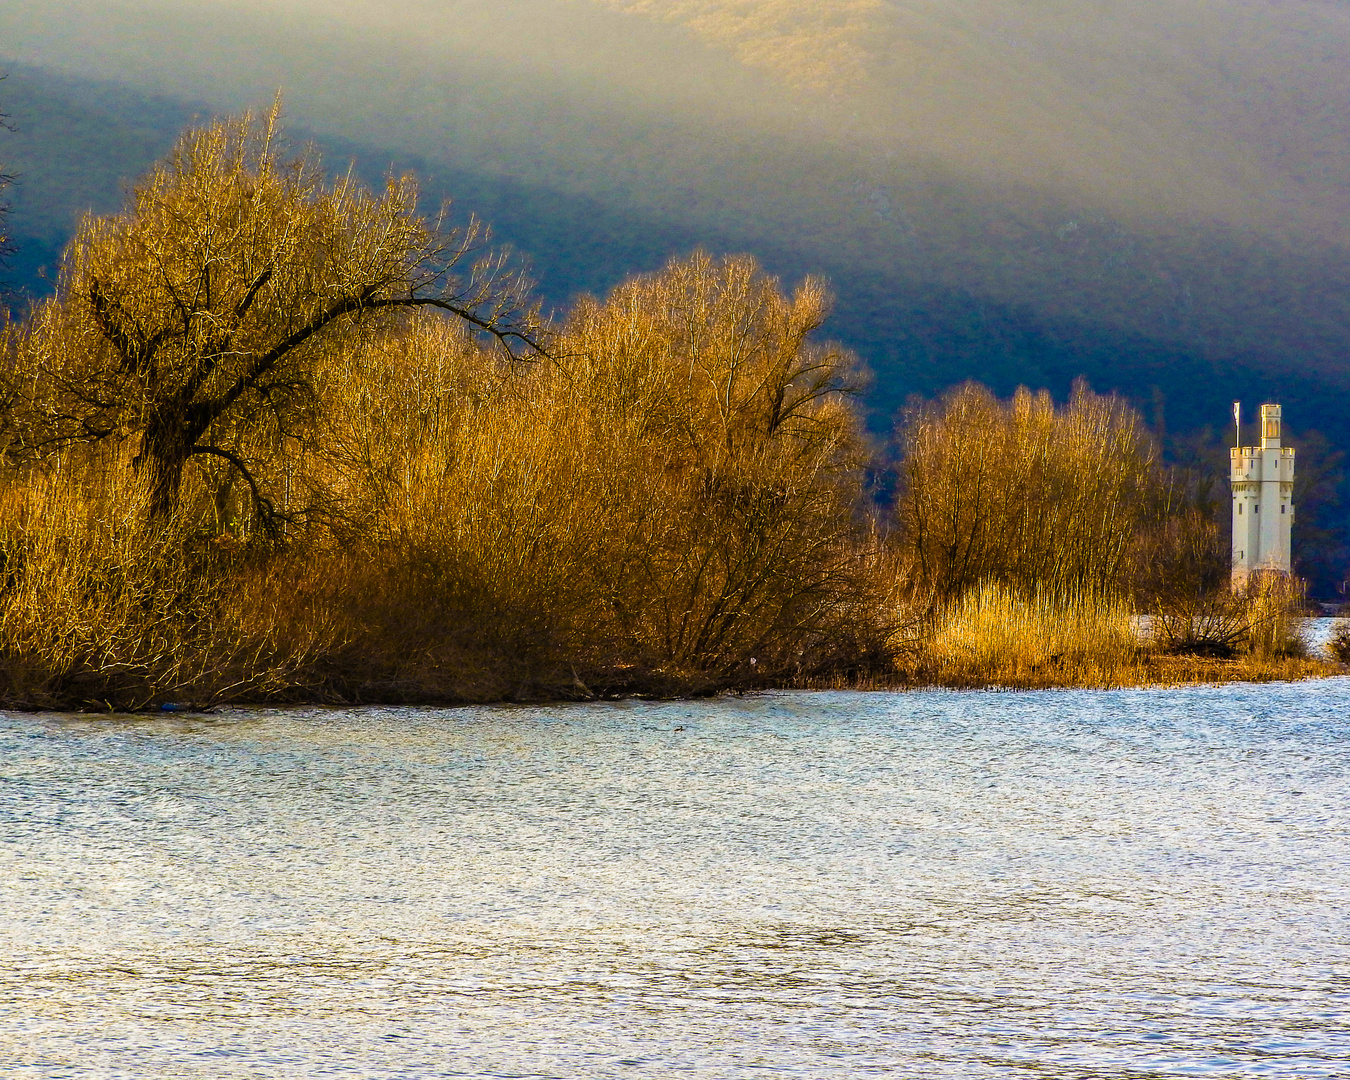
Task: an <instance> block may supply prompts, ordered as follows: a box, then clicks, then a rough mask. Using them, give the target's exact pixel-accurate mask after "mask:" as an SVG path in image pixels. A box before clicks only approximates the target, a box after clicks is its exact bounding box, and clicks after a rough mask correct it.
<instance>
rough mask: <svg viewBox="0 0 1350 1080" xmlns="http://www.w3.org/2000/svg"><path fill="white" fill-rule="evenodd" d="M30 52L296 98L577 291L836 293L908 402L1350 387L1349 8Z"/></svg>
mask: <svg viewBox="0 0 1350 1080" xmlns="http://www.w3.org/2000/svg"><path fill="white" fill-rule="evenodd" d="M6 58H8V59H10V60H17V61H20V62H22V63H26V64H29V65H37V66H40V67H42V68H44V69H46V70H48V71H64V72H66V73H68V74H78V75H80V76H84V77H88V76H96V77H102V78H107V79H113V80H116V81H118V82H120V83H123V84H126V85H129V86H134V87H140V88H142V89H145V90H151V91H154V92H157V93H160V94H163V95H167V96H169V97H170V98H172V99H175V100H178V101H182V100H190V101H201V102H206V103H208V104H209V105H211V106H214V107H219V108H231V107H237V106H239V105H241V104H244V103H249V102H258V101H265V100H267V99H269V98H270V96H271V94H272V93H273V92H274V90H275V89H276V88H277V87H278V86H282V87H284V88H285V91H286V100H287V106H288V111H289V113H290V115H291V117H292V119H293V121H294V122H296V123H298V124H300V125H303V126H305V127H307V128H309V129H311V130H313V131H315V132H316V133H318V134H319V135H320V136H321V137H324V138H327V139H329V140H330V141H331V140H333V139H345V140H347V143H346V144H344V145H346V146H348V147H349V148H350V149H351V150H352V151H353V152H357V153H360V155H361V156H362V159H363V161H364V162H365V164H366V165H367V166H369V167H371V168H372V169H374V170H375V171H378V169H379V168H380V167H382V166H383V165H384V164H386V163H387V162H388V161H389V160H391V159H393V158H398V159H399V160H400V161H414V160H415V161H416V162H417V163H418V164H419V165H420V166H421V168H422V169H423V170H424V171H428V172H430V173H432V174H434V180H433V186H435V185H439V188H438V190H443V189H445V188H447V187H453V188H456V189H457V191H458V193H459V194H460V195H461V196H462V197H463V196H464V195H467V194H472V195H475V196H476V197H478V198H479V199H481V200H482V201H484V202H487V203H489V204H494V205H489V206H484V207H483V209H484V210H485V211H486V212H488V213H489V214H491V215H492V216H494V217H496V218H498V220H499V221H500V220H502V219H503V218H505V219H506V220H507V221H508V222H511V221H514V222H515V225H516V226H518V227H516V228H515V230H514V238H515V239H516V240H517V241H518V242H519V243H521V244H522V245H523V246H526V247H533V248H534V249H535V250H534V251H533V254H534V255H535V257H536V259H537V260H539V261H540V264H541V270H542V271H543V274H542V276H543V277H544V279H545V281H544V284H545V287H546V288H547V289H548V290H549V292H550V293H551V295H553V296H555V297H557V298H559V299H565V298H566V296H567V295H568V293H569V292H570V291H571V289H572V287H573V286H579V287H587V288H595V287H602V286H603V285H604V284H607V283H608V281H609V280H610V278H611V277H612V276H614V275H616V274H618V273H621V271H622V270H623V269H624V268H625V266H624V264H625V261H626V260H630V259H631V265H633V266H645V265H648V264H649V263H650V261H651V259H653V258H656V257H658V256H659V254H661V253H662V252H664V250H666V249H668V248H670V247H678V246H679V245H681V244H684V243H692V242H694V241H702V242H706V243H709V244H713V245H717V246H735V247H742V248H749V249H752V250H755V251H757V252H759V253H761V254H762V255H764V256H765V257H766V258H767V259H768V261H769V262H770V263H771V264H772V265H774V266H776V267H777V268H779V269H781V270H783V271H785V272H793V273H797V272H801V271H803V270H806V269H820V270H823V271H825V272H827V273H829V274H830V275H831V276H832V278H833V279H834V281H835V283H836V285H837V287H838V289H839V292H840V311H841V318H840V319H839V320H838V322H837V328H838V330H839V331H840V332H841V333H843V334H844V335H845V336H847V337H849V338H850V340H852V341H854V342H855V343H858V344H860V345H861V346H862V347H864V348H865V350H866V352H867V353H868V355H869V357H870V358H871V359H872V361H873V363H874V365H875V366H876V367H877V369H878V380H877V387H876V391H875V394H874V400H876V401H877V403H878V404H879V405H880V406H881V407H882V408H884V409H889V408H890V407H891V406H893V405H894V404H895V403H896V402H897V401H898V400H900V399H901V398H902V397H903V395H904V394H905V393H906V392H908V391H910V390H913V389H925V390H926V389H930V388H932V387H934V386H938V385H941V384H943V383H945V382H948V381H950V380H951V379H953V378H958V377H961V376H964V375H968V374H974V375H977V376H982V377H985V378H988V379H990V380H991V381H993V382H994V383H995V384H996V385H998V386H1000V387H1001V388H1006V387H1007V386H1009V385H1010V384H1012V383H1014V382H1016V381H1019V380H1025V381H1029V382H1046V383H1048V384H1050V385H1053V386H1055V387H1056V388H1057V389H1060V390H1062V389H1063V387H1064V385H1065V384H1066V381H1067V379H1068V378H1070V377H1071V376H1072V375H1073V374H1075V373H1078V372H1087V373H1089V374H1090V375H1091V376H1092V377H1093V379H1094V380H1095V381H1096V382H1097V383H1098V385H1104V386H1118V387H1120V388H1122V389H1125V390H1127V391H1129V392H1132V393H1135V394H1136V395H1139V396H1142V397H1148V396H1149V395H1150V394H1151V387H1153V386H1160V387H1166V388H1168V389H1169V391H1170V389H1171V388H1175V387H1177V386H1179V385H1187V384H1189V389H1188V390H1187V391H1186V392H1185V393H1175V394H1172V395H1171V396H1172V397H1173V399H1174V405H1173V408H1175V409H1179V410H1181V416H1180V417H1179V419H1181V420H1182V421H1183V422H1187V423H1189V422H1193V421H1195V420H1198V419H1199V418H1200V417H1202V416H1205V415H1209V414H1211V413H1212V414H1213V415H1214V416H1215V419H1216V422H1220V421H1221V418H1222V411H1221V410H1223V403H1224V401H1225V400H1227V399H1229V398H1230V396H1231V395H1232V394H1233V393H1235V392H1242V393H1256V392H1264V390H1263V388H1266V387H1275V388H1276V389H1277V390H1278V392H1280V393H1283V394H1284V395H1285V396H1286V399H1287V400H1293V399H1294V397H1299V396H1306V397H1308V398H1309V399H1310V401H1312V402H1314V403H1316V402H1318V401H1324V400H1325V399H1326V398H1327V397H1328V395H1329V394H1333V395H1334V394H1336V393H1339V392H1341V391H1343V390H1344V389H1345V388H1346V387H1347V384H1350V374H1348V373H1347V364H1346V359H1345V358H1346V357H1347V356H1350V258H1348V257H1347V243H1348V242H1347V233H1346V228H1347V225H1346V223H1347V221H1350V216H1347V213H1346V211H1347V209H1350V164H1348V159H1347V154H1348V153H1350V150H1348V148H1347V142H1348V141H1350V140H1347V139H1346V136H1345V123H1346V120H1347V118H1348V117H1350V6H1347V5H1346V4H1345V3H1343V2H1336V3H1328V2H1323V3H1318V2H1310V0H1285V2H1281V0H1210V2H1206V3H1196V2H1195V0H1136V2H1134V3H1131V4H1128V5H1126V4H1119V3H1107V2H1105V0H1035V2H1032V0H905V2H888V0H832V2H822V0H739V2H731V0H495V2H492V3H489V2H488V0H426V2H424V3H422V4H418V5H407V4H404V3H401V2H396V0H327V2H324V3H318V2H317V0H229V2H227V0H172V2H170V0H100V2H97V3H95V2H92V0H47V2H45V3H44V4H43V5H41V9H40V10H39V9H38V7H37V6H36V5H33V4H31V3H26V2H19V0H0V61H3V60H4V59H6ZM97 105H98V102H97V100H94V101H93V102H92V106H93V107H97ZM110 157H116V154H115V153H111V154H110ZM24 198H25V200H27V199H28V195H27V194H25V195H24ZM66 201H67V202H68V201H69V200H66ZM465 201H469V200H467V199H466V200H465ZM549 205H551V206H552V207H553V209H554V211H556V215H555V219H554V220H555V221H557V222H562V223H563V224H561V225H560V226H559V227H557V228H554V229H552V230H551V232H550V228H549V227H548V226H547V225H546V224H545V222H546V221H547V220H548V216H549V211H548V210H547V209H541V208H544V207H547V206H549ZM582 207H589V208H590V209H589V210H583V209H580V208H582ZM18 219H19V214H18V213H17V212H16V227H21V226H22V222H21V221H20V220H18ZM592 221H593V229H592V232H591V234H590V235H589V236H588V235H587V228H588V222H592ZM507 231H508V233H510V232H511V231H512V230H511V229H508V230H507ZM635 231H641V232H643V233H645V234H646V235H647V236H649V237H651V238H654V239H652V240H650V241H638V242H635V243H629V242H628V241H625V240H623V239H622V237H623V236H624V235H627V234H631V233H633V232H635ZM550 235H551V240H550V239H549V237H550ZM616 237H617V238H619V239H618V240H616ZM545 242H552V243H561V244H562V245H563V246H564V247H566V248H567V249H568V250H566V251H564V252H562V253H559V252H556V251H553V252H545V251H543V250H541V246H542V245H543V244H544V243H545ZM616 245H617V246H616ZM597 266H600V267H602V268H603V269H602V270H600V271H597V270H596V269H595V268H596V267H597ZM1329 419H1334V417H1331V416H1330V414H1329V411H1328V407H1327V406H1326V405H1325V404H1323V405H1322V406H1321V408H1320V410H1319V412H1318V420H1317V422H1319V423H1324V424H1326V423H1328V420H1329Z"/></svg>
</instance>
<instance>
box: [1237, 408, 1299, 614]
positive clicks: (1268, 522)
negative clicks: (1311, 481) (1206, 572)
mask: <svg viewBox="0 0 1350 1080" xmlns="http://www.w3.org/2000/svg"><path fill="white" fill-rule="evenodd" d="M1233 419H1234V422H1235V424H1236V425H1237V435H1238V439H1237V442H1238V445H1236V446H1234V447H1232V448H1231V449H1230V450H1229V463H1228V464H1229V468H1228V483H1229V486H1230V487H1231V488H1232V492H1233V585H1234V586H1235V587H1237V586H1241V585H1245V584H1246V582H1247V579H1248V578H1249V577H1251V575H1252V574H1254V573H1272V572H1273V573H1279V574H1288V573H1289V571H1290V561H1289V555H1290V537H1291V535H1292V530H1293V524H1294V448H1293V447H1292V446H1284V445H1282V444H1281V441H1280V439H1281V427H1282V422H1283V417H1282V415H1281V410H1280V406H1278V405H1271V404H1267V405H1262V406H1261V419H1260V421H1259V423H1260V428H1259V431H1258V434H1259V435H1260V444H1259V445H1257V446H1243V445H1242V413H1241V407H1240V406H1239V404H1238V403H1236V402H1234V404H1233Z"/></svg>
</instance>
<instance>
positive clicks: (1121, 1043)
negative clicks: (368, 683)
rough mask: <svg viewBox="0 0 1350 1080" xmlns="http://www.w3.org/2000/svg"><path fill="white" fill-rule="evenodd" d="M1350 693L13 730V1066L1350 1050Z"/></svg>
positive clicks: (867, 1070) (1060, 1064) (1056, 696)
mask: <svg viewBox="0 0 1350 1080" xmlns="http://www.w3.org/2000/svg"><path fill="white" fill-rule="evenodd" d="M1348 792H1350V680H1347V679H1330V680H1325V681H1319V682H1309V683H1302V684H1289V685H1264V686H1253V685H1237V686H1228V687H1198V688H1186V689H1179V690H1165V691H1164V690H1131V691H1120V692H1080V691H1063V692H1045V693H950V692H931V693H930V692H925V693H905V694H881V693H876V694H866V693H774V694H765V695H759V696H747V697H744V698H722V699H717V700H713V701H706V702H693V703H690V702H680V703H646V702H621V703H614V704H579V705H565V706H547V707H494V708H465V709H442V710H436V709H350V710H324V709H277V710H237V711H230V710H225V711H221V712H219V713H216V714H212V715H207V716H184V715H168V716H153V717H113V718H108V717H90V716H67V715H50V714H49V715H25V714H18V713H11V714H5V715H0V959H2V960H3V965H2V966H0V1074H3V1075H4V1076H6V1077H16V1078H18V1077H24V1078H29V1077H44V1078H47V1077H51V1078H55V1077H135V1078H137V1080H141V1078H147V1077H173V1078H183V1077H268V1078H271V1077H341V1076H351V1077H363V1078H393V1077H442V1076H447V1077H448V1076H455V1077H516V1078H523V1077H658V1076H659V1077H664V1076H675V1077H707V1078H719V1080H724V1078H733V1077H761V1076H784V1077H811V1078H833V1077H855V1076H869V1075H876V1076H887V1077H894V1076H900V1077H924V1078H932V1077H1063V1078H1069V1077H1073V1078H1096V1077H1172V1076H1266V1077H1333V1076H1335V1077H1344V1076H1348V1075H1350V836H1348V835H1347V833H1348V832H1350V794H1348Z"/></svg>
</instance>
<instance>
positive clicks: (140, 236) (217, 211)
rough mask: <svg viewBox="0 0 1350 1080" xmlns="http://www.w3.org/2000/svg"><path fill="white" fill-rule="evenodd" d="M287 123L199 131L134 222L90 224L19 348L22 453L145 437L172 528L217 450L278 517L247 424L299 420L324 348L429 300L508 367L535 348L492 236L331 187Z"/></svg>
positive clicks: (147, 185)
mask: <svg viewBox="0 0 1350 1080" xmlns="http://www.w3.org/2000/svg"><path fill="white" fill-rule="evenodd" d="M278 112H279V109H278V107H277V106H273V108H272V109H271V110H270V111H267V112H265V113H262V114H257V115H254V114H246V115H244V116H242V117H238V118H233V119H227V120H221V121H219V122H216V123H213V124H211V125H209V126H205V127H201V128H198V129H194V130H191V131H188V132H187V133H186V134H185V135H184V136H183V137H182V139H181V140H180V141H179V143H178V145H177V146H176V147H175V148H174V150H173V151H172V152H171V153H170V154H169V155H168V157H167V158H166V159H165V160H164V161H163V162H162V163H160V164H159V165H158V166H156V168H155V169H154V170H153V171H152V172H151V173H150V174H149V176H147V177H146V178H145V179H144V180H143V181H142V182H141V183H140V184H139V186H137V187H136V188H135V190H134V192H133V193H132V195H131V197H130V199H129V201H128V206H127V208H126V209H125V210H124V212H122V213H121V214H118V215H115V216H110V217H94V216H87V217H86V218H85V219H84V220H83V221H82V222H81V224H80V226H79V229H78V231H77V233H76V235H75V238H74V239H73V240H72V242H71V244H70V247H69V248H68V250H67V252H66V255H65V259H64V263H63V266H62V270H61V275H60V279H59V282H58V288H57V292H56V295H55V297H54V298H53V299H51V300H50V301H48V302H46V303H45V304H43V305H41V306H40V307H38V308H37V309H35V311H34V312H33V314H32V315H31V317H30V320H29V325H28V327H27V329H26V332H25V334H24V339H23V341H22V342H21V343H20V363H19V368H20V371H21V372H22V373H23V375H24V386H25V391H24V397H25V398H26V402H27V408H26V419H25V421H24V423H23V425H22V431H23V434H22V446H23V448H24V449H25V450H27V451H28V452H41V451H42V450H43V449H46V448H53V447H59V446H62V445H69V444H71V443H73V442H78V441H89V440H110V439H126V438H134V439H138V440H139V443H138V452H137V454H136V457H135V462H136V464H137V466H138V467H139V468H143V469H146V470H148V472H149V482H150V487H151V507H152V512H153V513H154V514H156V515H159V516H161V517H162V516H167V515H169V514H171V513H172V512H173V511H174V510H175V508H176V507H177V505H178V501H179V490H180V485H181V480H182V477H183V473H184V469H185V466H186V465H187V463H188V462H189V461H190V460H191V459H192V458H194V457H196V456H199V455H209V456H212V457H214V458H216V459H217V460H224V461H226V462H228V464H229V466H230V467H231V468H232V469H234V470H237V472H238V474H239V475H240V476H241V477H242V478H243V480H244V481H245V482H246V483H247V485H248V486H249V488H250V490H251V492H252V494H253V497H254V500H255V503H256V505H257V508H258V510H259V512H260V516H261V517H262V518H263V520H264V522H265V523H266V522H268V521H271V520H273V515H274V512H273V509H272V503H271V501H270V500H269V499H268V498H267V496H266V495H265V494H264V492H263V491H262V489H261V488H260V485H259V483H258V481H257V478H256V477H255V476H254V475H253V470H252V468H251V463H250V461H249V460H248V453H247V451H246V450H245V449H243V448H244V447H245V446H246V445H247V440H241V438H240V437H239V436H240V432H241V431H247V430H249V429H250V428H253V427H258V426H268V425H270V427H271V429H272V430H274V431H280V432H282V433H287V432H288V431H290V430H293V429H295V428H296V427H297V425H300V424H302V422H303V417H304V415H305V413H306V410H307V408H308V404H309V402H310V399H311V396H312V379H311V376H312V373H313V370H314V365H315V362H316V359H317V358H318V357H319V356H320V354H321V350H322V349H324V348H331V347H341V344H342V340H343V338H344V336H347V335H351V334H353V333H361V332H364V331H366V330H368V329H369V328H371V327H378V326H379V325H380V323H381V321H382V320H383V321H388V320H389V319H391V318H394V317H395V316H396V314H397V312H399V311H400V310H407V309H410V308H421V307H432V308H439V309H442V310H444V311H447V312H450V313H451V314H452V315H454V316H456V317H458V318H460V319H463V320H465V321H467V322H468V323H469V324H471V325H472V326H473V327H474V328H475V329H476V330H478V331H480V332H482V333H484V334H486V335H490V336H491V337H492V338H494V339H495V340H496V341H497V342H498V343H499V344H500V346H501V347H502V349H504V350H505V351H506V352H507V353H508V354H510V356H512V357H513V358H520V357H522V356H524V355H527V354H528V353H530V352H532V351H535V350H537V349H539V347H540V346H539V332H540V325H539V322H538V318H537V307H536V306H534V305H532V304H531V303H530V301H529V299H528V285H529V283H528V282H527V281H526V280H525V279H524V277H523V275H522V274H521V273H520V272H519V271H518V270H512V269H511V267H510V266H509V264H508V259H507V258H506V256H505V255H503V254H500V253H499V254H495V255H494V254H492V253H491V252H490V251H488V249H487V248H486V247H485V241H486V234H485V232H484V230H482V229H481V228H480V227H479V226H478V225H477V224H476V223H472V222H471V223H470V224H469V225H468V226H467V227H464V228H459V229H445V228H443V227H442V221H443V215H442V218H438V219H435V220H428V219H426V218H424V217H422V216H419V214H418V212H417V207H416V203H417V188H416V185H415V183H414V181H413V180H412V179H411V178H410V177H407V176H404V177H391V179H390V180H389V181H388V183H387V185H386V187H385V189H384V191H383V192H382V193H375V192H372V191H370V190H369V189H368V188H366V187H364V186H363V185H362V184H361V183H359V182H358V181H356V180H355V179H354V178H353V177H352V176H351V175H350V174H348V175H347V176H345V177H341V178H338V179H336V180H330V179H329V178H328V177H327V175H326V174H325V172H324V171H323V169H322V168H321V165H320V162H319V160H318V158H317V155H316V154H315V153H313V152H312V151H308V152H302V153H300V154H298V155H296V156H294V157H286V156H284V155H283V153H282V150H281V147H280V139H279V135H278Z"/></svg>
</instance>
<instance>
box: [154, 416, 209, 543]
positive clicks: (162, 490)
mask: <svg viewBox="0 0 1350 1080" xmlns="http://www.w3.org/2000/svg"><path fill="white" fill-rule="evenodd" d="M200 434H201V433H200V432H193V431H190V430H189V428H188V425H187V424H186V423H185V422H184V420H183V418H182V417H181V416H170V417H167V418H165V417H161V416H155V417H152V418H151V420H150V423H149V424H148V425H147V426H146V431H145V437H144V440H143V441H142V443H141V457H142V458H143V459H144V462H143V464H145V465H146V466H147V467H148V468H149V472H150V516H151V517H152V518H155V519H157V520H160V521H163V520H166V519H168V518H170V517H172V516H173V514H174V512H175V511H176V510H177V509H178V491H179V488H180V487H181V486H182V483H183V467H184V466H185V465H186V464H187V459H188V458H189V457H190V456H191V455H192V448H193V446H194V445H195V444H196V442H197V439H198V438H199V437H200Z"/></svg>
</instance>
